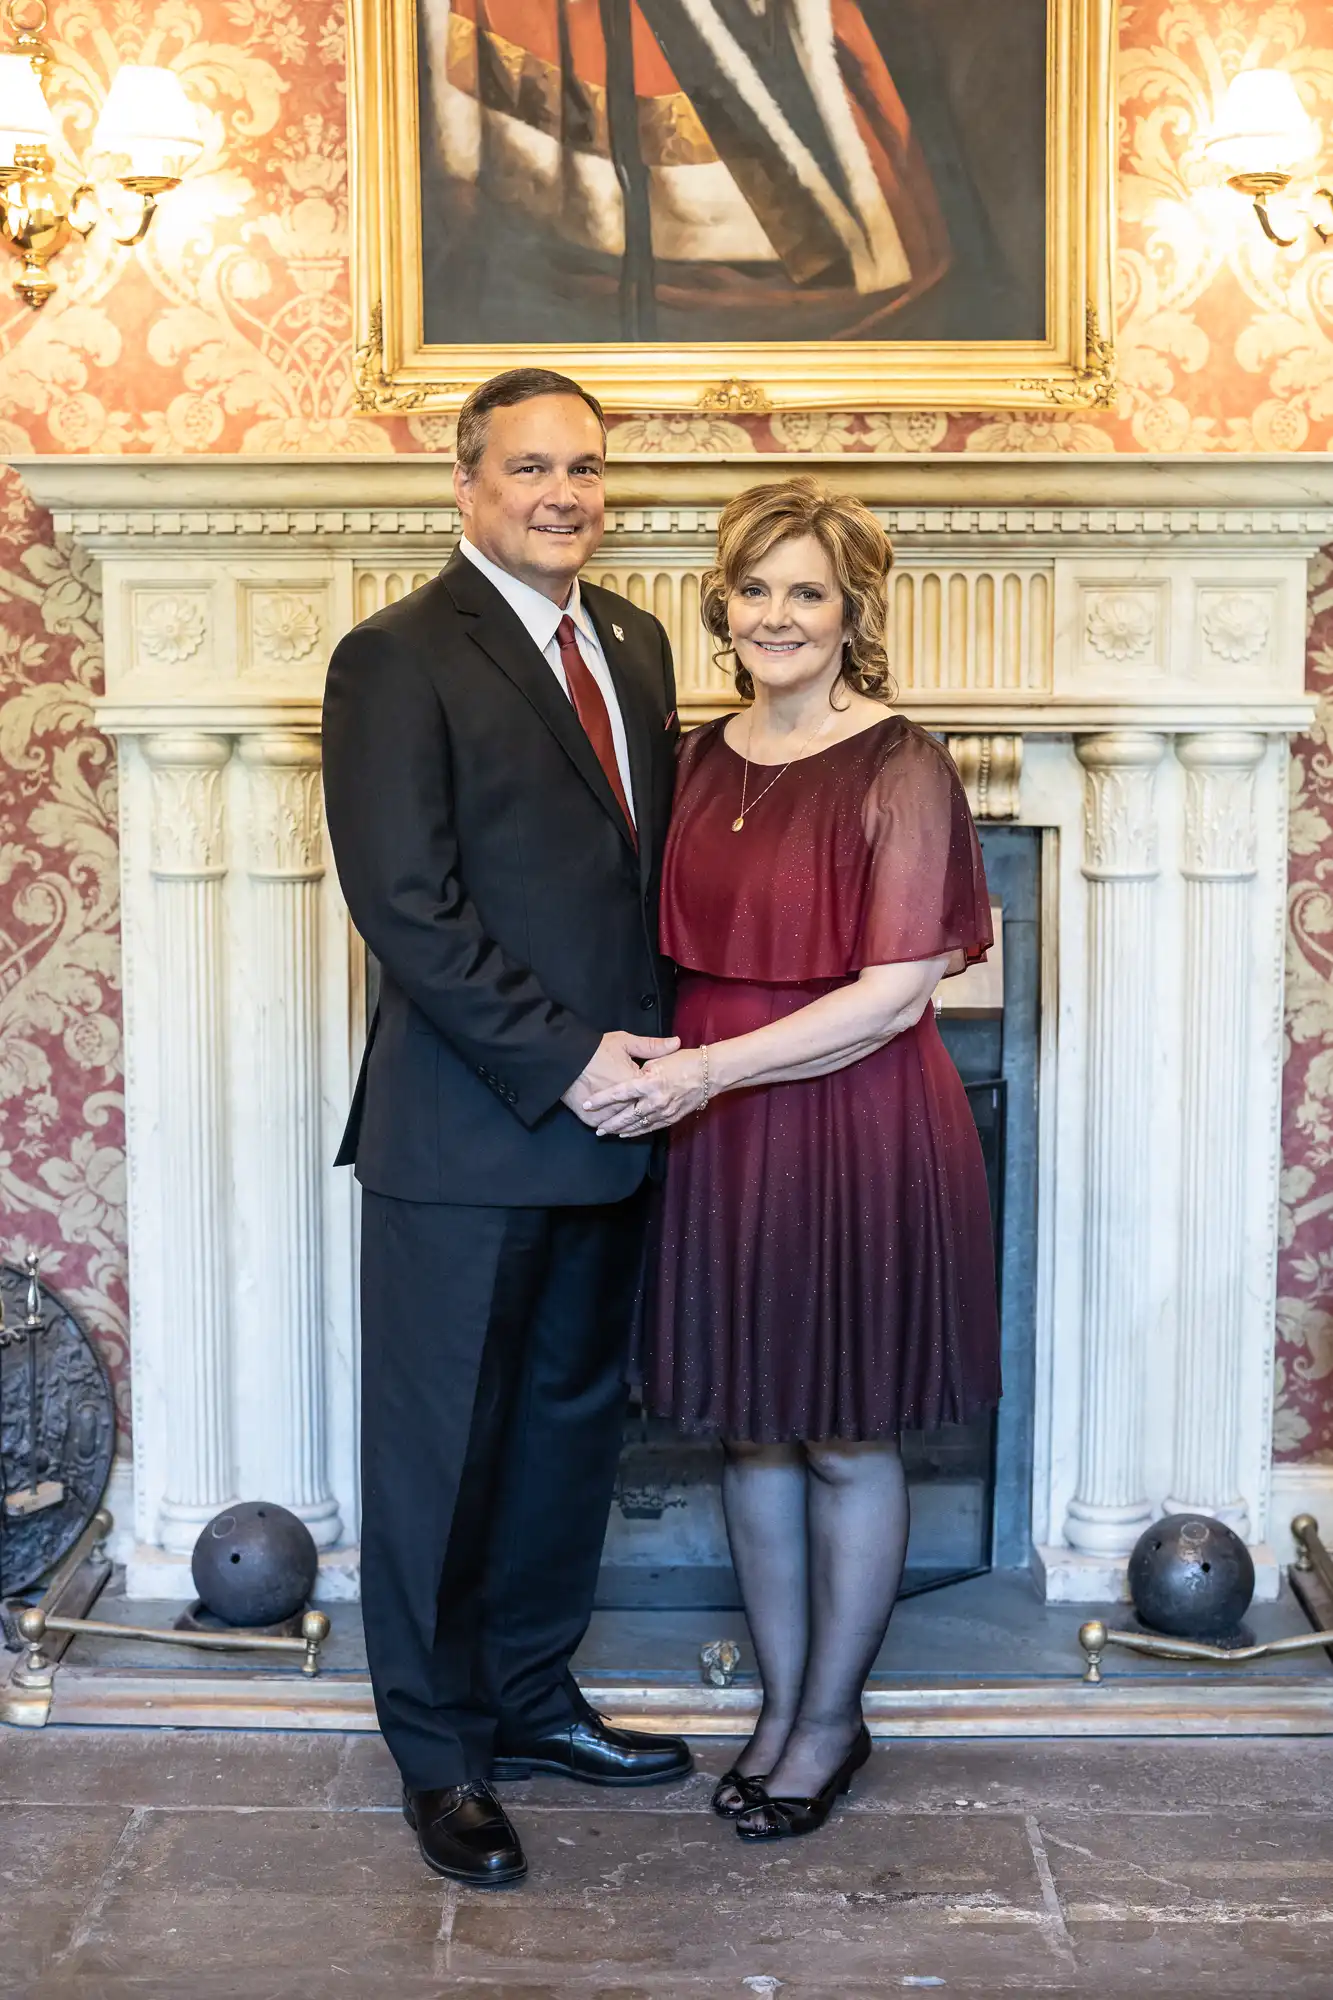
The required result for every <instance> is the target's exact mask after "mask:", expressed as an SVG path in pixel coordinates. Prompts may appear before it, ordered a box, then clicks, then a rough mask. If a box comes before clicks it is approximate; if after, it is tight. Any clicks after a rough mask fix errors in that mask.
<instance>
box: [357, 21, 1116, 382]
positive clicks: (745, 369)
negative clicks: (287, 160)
mask: <svg viewBox="0 0 1333 2000" xmlns="http://www.w3.org/2000/svg"><path fill="white" fill-rule="evenodd" d="M1046 19H1047V33H1046V50H1045V74H1046V87H1045V106H1044V109H1045V125H1046V140H1045V161H1046V176H1045V178H1046V196H1045V200H1046V208H1045V266H1044V269H1045V324H1046V338H1045V339H1043V340H984V339H983V340H977V341H960V340H947V341H946V340H918V341H912V340H903V339H900V340H869V339H861V340H818V341H809V340H807V341H800V342H797V341H789V342H783V341H774V342H763V343H754V342H750V343H746V344H738V343H725V344H716V343H713V344H707V343H700V344H695V343H691V344H688V345H681V344H676V345H671V344H663V343H656V342H652V343H645V342H621V343H619V344H614V343H611V342H600V343H596V344H591V343H590V344H585V345H583V346H576V345H570V344H568V343H563V344H560V345H545V344H541V345H534V344H532V343H529V342H524V343H522V344H503V343H501V344H486V345H482V344H467V345H462V344H460V345H441V344H436V345H428V344H427V342H426V339H425V334H424V326H425V311H424V299H425V289H424V251H423V234H422V150H421V118H420V112H419V104H420V89H419V77H418V22H417V0H350V15H349V92H350V100H351V148H352V223H353V260H352V262H353V269H352V279H353V294H354V322H355V344H356V356H355V384H356V400H357V406H358V408H359V409H361V410H362V411H366V412H374V413H378V414H383V415H393V414H398V413H401V412H412V411H425V410H450V409H456V408H457V407H458V406H459V404H460V403H461V402H462V400H463V398H464V397H465V396H466V395H467V394H468V392H469V391H470V390H471V389H472V388H474V387H475V386H476V384H477V383H479V382H481V381H484V380H485V379H486V377H487V376H489V375H492V374H494V373H495V372H496V371H497V370H499V369H502V368H505V367H510V366H512V365H514V364H515V363H516V362H518V361H538V362H541V363H544V364H545V365H547V366H550V367H554V368H559V369H562V370H564V371H565V372H567V373H569V374H572V375H574V376H576V377H577V378H578V380H579V381H580V382H582V383H584V384H586V386H587V387H588V388H589V389H591V390H592V391H593V392H594V393H595V394H596V395H598V396H599V397H600V398H601V399H602V401H603V402H604V403H605V405H606V406H607V408H609V409H612V410H615V411H618V412H632V411H668V410H669V411H678V410H703V411H718V412H723V411H724V412H727V413H730V414H738V413H739V414H745V413H762V412H765V411H769V410H781V409H839V410H886V409H916V410H924V409H952V410H965V409H972V410H977V409H1018V408H1034V407H1037V408H1043V407H1044V408H1052V407H1063V408H1075V407H1083V408H1089V407H1093V408H1095V407H1107V406H1109V405H1110V403H1111V402H1112V400H1113V395H1114V382H1115V352H1114V338H1113V296H1114V294H1113V285H1114V277H1113V267H1114V251H1115V217H1114V184H1115V101H1114V72H1115V36H1116V8H1115V4H1114V0H1047V16H1046ZM1034 143H1035V142H1034Z"/></svg>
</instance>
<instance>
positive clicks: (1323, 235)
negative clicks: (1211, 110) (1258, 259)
mask: <svg viewBox="0 0 1333 2000" xmlns="http://www.w3.org/2000/svg"><path fill="white" fill-rule="evenodd" d="M1318 146H1319V134H1318V132H1317V131H1316V129H1315V125H1314V122H1313V120H1312V119H1311V118H1310V117H1309V116H1308V115H1307V113H1306V110H1305V106H1304V105H1303V104H1302V103H1301V100H1300V98H1299V97H1298V96H1297V94H1296V86H1295V84H1294V83H1293V82H1292V80H1291V78H1290V76H1289V75H1288V74H1287V72H1286V70H1284V69H1243V70H1241V71H1240V72H1239V74H1238V75H1236V76H1233V77H1232V79H1231V82H1230V83H1229V84H1228V86H1227V92H1226V96H1225V97H1224V98H1223V99H1222V104H1221V107H1220V109H1219V111H1218V114H1217V118H1216V121H1215V122H1214V125H1213V129H1212V131H1211V133H1210V134H1209V136H1208V138H1207V140H1206V141H1205V144H1204V152H1205V153H1206V154H1207V156H1208V158H1209V159H1211V160H1215V161H1216V162H1217V164H1218V165H1219V166H1220V167H1221V168H1222V170H1223V171H1224V173H1225V174H1226V176H1227V186H1228V187H1233V188H1235V190H1236V192H1237V194H1243V195H1248V196H1249V198H1250V200H1251V201H1252V202H1253V203H1254V212H1255V214H1256V215H1257V216H1258V218H1259V226H1260V228H1261V229H1262V230H1263V232H1264V235H1265V236H1266V237H1267V238H1268V240H1269V242H1270V243H1276V244H1279V245H1280V246H1281V247H1282V248H1283V249H1284V250H1288V249H1290V248H1291V246H1292V244H1293V243H1296V242H1299V240H1300V238H1299V233H1298V234H1297V235H1295V236H1283V235H1281V234H1280V233H1279V231H1278V230H1277V229H1276V228H1275V227H1274V224H1273V218H1272V216H1271V215H1270V214H1269V212H1268V202H1269V198H1270V196H1272V195H1280V194H1283V193H1284V192H1285V191H1286V189H1287V188H1288V187H1289V186H1290V185H1291V178H1292V170H1293V168H1295V167H1296V166H1298V165H1299V164H1300V163H1301V161H1303V160H1308V159H1311V158H1313V156H1314V154H1315V152H1316V151H1317V150H1318ZM1313 199H1314V200H1315V201H1322V202H1325V203H1326V204H1327V206H1328V211H1329V213H1328V220H1327V221H1325V222H1321V221H1319V220H1318V219H1317V218H1316V217H1315V216H1314V215H1313V214H1312V213H1310V211H1309V210H1308V209H1306V210H1301V209H1296V211H1295V212H1296V213H1297V214H1299V215H1301V216H1302V219H1303V220H1304V221H1306V222H1308V223H1309V225H1310V227H1311V228H1312V229H1313V230H1314V232H1315V235H1316V236H1318V238H1319V239H1320V241H1321V242H1323V243H1328V242H1330V241H1333V190H1330V189H1329V188H1326V187H1321V188H1318V189H1316V191H1315V194H1314V196H1313Z"/></svg>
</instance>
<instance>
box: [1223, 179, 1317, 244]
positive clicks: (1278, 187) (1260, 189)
mask: <svg viewBox="0 0 1333 2000" xmlns="http://www.w3.org/2000/svg"><path fill="white" fill-rule="evenodd" d="M1290 185H1291V175H1290V174H1278V173H1272V174H1232V175H1231V176H1230V178H1229V179H1228V181H1227V186H1228V187H1231V188H1234V189H1235V190H1236V193H1237V194H1243V195H1248V196H1249V198H1250V200H1251V201H1252V202H1253V203H1254V212H1255V214H1256V215H1257V216H1258V218H1259V227H1260V228H1261V229H1262V230H1263V232H1264V235H1265V236H1266V237H1267V238H1268V240H1269V242H1270V243H1275V244H1276V245H1277V246H1278V248H1279V249H1280V250H1290V249H1291V247H1292V245H1293V244H1295V243H1297V242H1298V241H1299V240H1300V239H1299V237H1296V236H1282V235H1280V234H1279V232H1278V231H1277V230H1276V229H1275V228H1274V227H1273V218H1272V217H1271V216H1270V214H1269V213H1268V200H1269V196H1270V195H1275V194H1282V193H1284V192H1285V190H1286V189H1287V188H1288V187H1290Z"/></svg>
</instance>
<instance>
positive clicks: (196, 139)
mask: <svg viewBox="0 0 1333 2000" xmlns="http://www.w3.org/2000/svg"><path fill="white" fill-rule="evenodd" d="M92 150H93V154H94V155H95V156H97V157H107V158H111V157H114V159H115V160H116V161H117V162H118V163H121V162H128V165H127V166H123V167H121V168H120V170H119V171H118V173H117V178H118V179H122V180H123V179H126V178H128V177H130V176H136V177H143V178H149V177H153V178H162V179H168V180H179V178H180V176H181V175H182V174H183V173H184V172H185V169H186V168H187V167H188V166H191V165H192V164H193V163H194V161H195V160H197V159H198V157H199V155H200V154H201V153H202V152H203V150H204V142H203V139H202V138H201V137H200V133H199V120H198V119H197V118H196V116H195V113H194V107H193V105H192V104H191V103H190V100H189V98H188V97H187V96H186V95H185V92H184V91H183V90H182V88H181V81H180V78H179V77H178V76H177V75H176V73H175V71H174V70H169V69H159V68H157V67H155V66H154V65H152V64H148V63H124V64H122V66H121V67H120V69H118V70H117V71H116V75H115V78H114V80H113V82H112V85H111V88H110V90H109V91H108V92H107V99H106V103H105V104H104V105H103V106H102V115H101V117H100V118H99V119H98V121H97V129H96V131H95V132H94V133H93V143H92Z"/></svg>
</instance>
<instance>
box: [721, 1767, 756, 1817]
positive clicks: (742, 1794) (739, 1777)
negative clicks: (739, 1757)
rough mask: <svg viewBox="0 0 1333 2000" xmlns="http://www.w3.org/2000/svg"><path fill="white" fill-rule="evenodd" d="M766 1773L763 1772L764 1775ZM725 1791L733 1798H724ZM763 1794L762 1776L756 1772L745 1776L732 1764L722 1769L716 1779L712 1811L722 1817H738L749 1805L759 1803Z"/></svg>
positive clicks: (748, 1808) (747, 1809) (746, 1810)
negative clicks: (724, 1769)
mask: <svg viewBox="0 0 1333 2000" xmlns="http://www.w3.org/2000/svg"><path fill="white" fill-rule="evenodd" d="M767 1775H768V1774H767V1772H765V1773H764V1776H765V1777H766V1776H767ZM726 1792H731V1793H732V1794H733V1798H732V1799H730V1800H728V1799H726V1798H725V1797H724V1796H723V1794H724V1793H726ZM764 1796H765V1794H764V1778H763V1777H760V1776H759V1775H758V1774H757V1773H756V1774H755V1775H754V1776H753V1777H747V1776H746V1774H745V1772H744V1771H738V1770H737V1769H736V1766H735V1765H734V1764H733V1765H732V1767H731V1769H730V1770H729V1771H724V1772H723V1773H722V1776H721V1777H720V1778H719V1779H718V1781H717V1790H716V1791H715V1792H714V1793H713V1797H712V1807H713V1811H714V1812H715V1813H718V1814H719V1815H720V1816H721V1817H722V1818H723V1819H739V1817H740V1815H741V1814H742V1813H743V1812H748V1811H749V1810H750V1808H751V1806H757V1805H759V1804H760V1802H761V1801H762V1799H763V1798H764Z"/></svg>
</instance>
